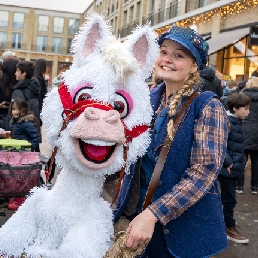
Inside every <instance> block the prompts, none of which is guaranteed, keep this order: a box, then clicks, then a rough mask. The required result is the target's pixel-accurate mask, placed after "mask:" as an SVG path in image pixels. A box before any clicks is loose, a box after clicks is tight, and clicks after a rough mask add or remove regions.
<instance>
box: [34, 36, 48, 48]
mask: <svg viewBox="0 0 258 258" xmlns="http://www.w3.org/2000/svg"><path fill="white" fill-rule="evenodd" d="M46 47H47V37H46V36H37V45H36V51H39V52H43V51H46Z"/></svg>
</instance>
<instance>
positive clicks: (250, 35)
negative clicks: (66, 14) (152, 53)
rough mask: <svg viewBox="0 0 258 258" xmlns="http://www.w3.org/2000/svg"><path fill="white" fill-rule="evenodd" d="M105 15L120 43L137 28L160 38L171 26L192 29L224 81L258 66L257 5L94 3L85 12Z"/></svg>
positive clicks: (249, 1) (246, 0)
mask: <svg viewBox="0 0 258 258" xmlns="http://www.w3.org/2000/svg"><path fill="white" fill-rule="evenodd" d="M91 11H95V12H98V13H100V14H104V15H105V16H106V17H107V19H108V20H109V23H110V25H111V26H112V29H113V33H114V34H116V35H117V36H119V37H120V38H121V39H122V40H123V39H124V38H125V37H126V36H127V35H128V34H130V33H131V31H132V29H133V28H135V27H136V26H137V25H143V24H146V23H147V22H150V23H151V27H152V28H153V29H154V30H155V31H156V32H157V34H160V33H162V32H164V31H165V30H167V28H169V27H170V26H171V25H173V24H176V25H180V26H184V27H192V28H194V29H195V30H197V31H198V33H199V34H201V35H202V36H203V37H205V38H206V40H207V42H208V43H209V45H210V51H209V64H213V65H216V66H217V67H218V70H219V71H220V72H222V73H223V75H224V77H223V78H224V79H225V80H228V79H233V80H236V81H237V82H238V81H241V80H242V79H247V78H249V77H250V75H251V73H252V72H253V71H254V70H255V69H257V66H258V43H257V41H258V29H257V26H258V18H257V17H258V1H255V0H240V1H231V0H221V1H218V0H94V1H93V2H92V4H91V5H90V6H89V7H88V8H87V10H85V15H88V14H89V13H90V12H91Z"/></svg>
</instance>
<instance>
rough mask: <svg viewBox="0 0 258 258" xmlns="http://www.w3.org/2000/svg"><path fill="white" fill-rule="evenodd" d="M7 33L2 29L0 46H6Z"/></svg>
mask: <svg viewBox="0 0 258 258" xmlns="http://www.w3.org/2000/svg"><path fill="white" fill-rule="evenodd" d="M6 39H7V33H6V32H1V31H0V48H5V47H6Z"/></svg>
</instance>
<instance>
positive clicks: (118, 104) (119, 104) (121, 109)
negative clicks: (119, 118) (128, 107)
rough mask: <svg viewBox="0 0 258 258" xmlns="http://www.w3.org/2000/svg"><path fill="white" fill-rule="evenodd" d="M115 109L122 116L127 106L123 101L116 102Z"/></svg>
mask: <svg viewBox="0 0 258 258" xmlns="http://www.w3.org/2000/svg"><path fill="white" fill-rule="evenodd" d="M114 109H115V110H116V111H118V112H119V113H120V114H122V113H123V112H124V110H125V104H124V103H123V102H122V101H115V103H114Z"/></svg>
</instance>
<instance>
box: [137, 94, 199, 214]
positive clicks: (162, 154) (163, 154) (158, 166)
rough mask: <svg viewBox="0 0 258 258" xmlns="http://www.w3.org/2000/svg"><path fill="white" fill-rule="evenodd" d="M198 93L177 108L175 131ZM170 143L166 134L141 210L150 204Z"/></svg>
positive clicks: (174, 123) (174, 122)
mask: <svg viewBox="0 0 258 258" xmlns="http://www.w3.org/2000/svg"><path fill="white" fill-rule="evenodd" d="M198 95H200V92H194V93H192V95H191V96H190V97H189V98H188V99H187V101H186V102H185V103H184V105H183V106H182V107H181V109H180V110H179V112H178V114H177V116H176V118H175V119H174V121H173V125H174V129H175V133H176V132H177V129H178V125H179V123H180V121H181V120H182V117H183V115H184V113H185V111H186V109H187V108H188V107H189V106H190V104H191V103H192V101H193V100H194V99H195V98H196V97H197V96H198ZM171 143H172V141H171V140H170V139H169V137H168V135H167V136H166V138H165V140H164V143H163V146H162V147H161V150H160V154H159V157H158V160H157V163H156V165H155V168H154V171H153V174H152V177H151V181H150V184H149V187H148V191H147V193H146V196H145V200H144V204H143V208H142V210H145V209H146V208H147V207H148V206H149V205H150V204H151V199H152V196H153V195H154V192H155V190H156V187H157V185H158V182H159V178H160V175H161V172H162V170H163V167H164V165H165V162H166V159H167V155H168V152H169V149H170V146H171Z"/></svg>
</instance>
